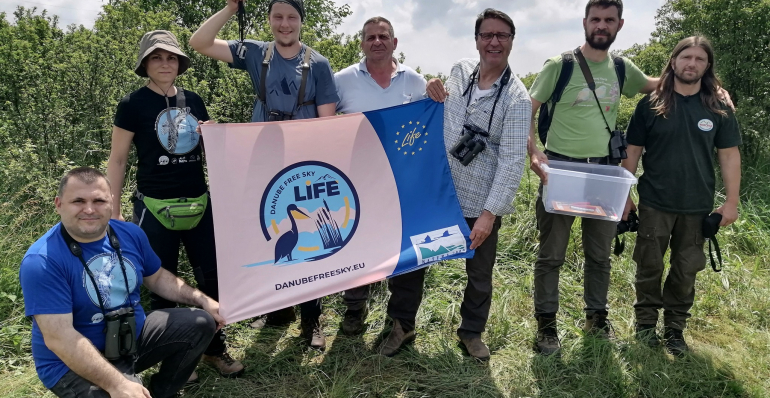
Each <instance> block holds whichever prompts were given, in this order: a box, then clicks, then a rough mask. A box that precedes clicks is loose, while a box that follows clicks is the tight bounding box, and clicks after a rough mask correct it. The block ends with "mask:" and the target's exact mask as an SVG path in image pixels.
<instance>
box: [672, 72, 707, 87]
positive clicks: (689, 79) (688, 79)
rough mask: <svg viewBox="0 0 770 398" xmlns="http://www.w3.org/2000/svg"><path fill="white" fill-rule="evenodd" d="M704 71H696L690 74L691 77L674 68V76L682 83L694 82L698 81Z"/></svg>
mask: <svg viewBox="0 0 770 398" xmlns="http://www.w3.org/2000/svg"><path fill="white" fill-rule="evenodd" d="M705 74H706V72H705V71H704V72H703V73H701V74H698V73H697V71H696V73H695V75H692V77H688V76H685V75H684V73H683V72H679V71H677V70H674V78H675V79H676V80H677V81H679V82H680V83H683V84H695V83H698V82H699V81H700V79H702V78H703V75H705Z"/></svg>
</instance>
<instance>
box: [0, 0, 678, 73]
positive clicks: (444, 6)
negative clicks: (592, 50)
mask: <svg viewBox="0 0 770 398" xmlns="http://www.w3.org/2000/svg"><path fill="white" fill-rule="evenodd" d="M334 2H335V3H337V4H349V5H350V8H351V10H352V11H353V15H351V16H349V17H348V18H347V19H345V21H343V24H342V26H341V27H340V29H339V31H340V32H343V33H349V34H352V33H355V32H357V31H358V30H359V29H361V25H362V24H363V22H364V21H365V20H366V19H368V18H370V17H373V16H377V15H379V16H383V17H385V18H387V19H389V20H390V21H391V22H392V23H393V26H394V28H395V31H396V37H397V38H398V39H399V45H398V49H397V52H398V51H402V52H403V53H404V54H405V55H406V64H407V65H409V66H411V67H413V68H416V67H417V66H420V67H422V71H423V73H432V74H436V73H438V72H443V73H448V72H449V69H450V68H451V66H452V63H453V62H454V61H456V60H457V59H460V58H465V57H478V51H476V48H475V45H474V42H473V28H474V23H475V20H476V17H475V16H476V14H478V13H479V12H480V11H481V10H483V9H484V8H486V7H496V8H499V9H501V10H502V11H505V12H506V13H508V15H510V16H511V18H512V19H513V22H514V24H515V25H516V38H515V39H514V42H513V51H512V52H511V58H510V63H511V67H512V68H513V70H514V72H515V73H517V74H519V75H522V76H523V75H525V74H527V73H528V72H537V71H539V70H540V67H541V66H542V65H543V62H544V61H545V60H546V58H548V57H551V56H554V55H557V54H560V53H561V52H563V51H566V50H569V49H571V48H574V47H576V46H578V45H580V44H582V43H583V42H584V41H585V40H584V36H583V26H582V18H583V15H584V12H585V4H586V0H538V1H532V0H502V1H501V0H334ZM664 2H665V0H627V1H626V2H625V10H624V12H623V16H624V19H625V26H624V27H623V30H622V31H621V32H620V34H619V35H618V39H617V41H616V42H615V44H614V45H613V49H624V48H628V47H630V46H631V45H633V44H634V43H644V42H647V40H648V39H649V38H650V33H651V32H652V31H653V30H654V28H655V12H656V10H657V9H658V8H660V6H661V5H662V4H663V3H664ZM222 3H223V4H224V1H223V2H222ZM103 4H105V3H104V2H103V1H102V0H31V1H28V0H0V12H2V11H5V12H7V13H9V14H10V12H12V11H13V10H14V9H16V7H17V6H19V5H22V6H25V7H38V8H41V9H42V8H46V9H48V11H49V13H51V14H56V15H59V18H60V21H61V23H62V24H63V25H68V24H72V23H76V24H83V25H85V26H86V27H89V28H90V27H92V26H93V23H94V20H96V17H97V14H98V13H99V11H100V8H101V6H102V5H103ZM501 4H504V5H502V6H501ZM8 19H11V18H8Z"/></svg>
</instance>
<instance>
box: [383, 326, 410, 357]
mask: <svg viewBox="0 0 770 398" xmlns="http://www.w3.org/2000/svg"><path fill="white" fill-rule="evenodd" d="M414 337H415V333H414V330H410V331H408V332H405V331H404V329H403V328H402V327H401V322H400V321H399V320H398V319H394V320H393V329H391V330H390V333H389V334H388V337H386V338H385V340H383V341H382V343H381V344H380V348H379V350H378V351H379V353H380V355H384V356H386V357H392V356H393V355H396V353H397V352H398V350H399V349H400V348H401V347H402V346H403V345H404V344H407V343H410V342H412V341H414Z"/></svg>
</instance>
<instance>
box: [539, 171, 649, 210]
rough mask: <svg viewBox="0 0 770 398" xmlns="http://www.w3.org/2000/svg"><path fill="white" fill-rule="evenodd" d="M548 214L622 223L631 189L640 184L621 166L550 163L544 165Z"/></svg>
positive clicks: (544, 202)
mask: <svg viewBox="0 0 770 398" xmlns="http://www.w3.org/2000/svg"><path fill="white" fill-rule="evenodd" d="M542 167H543V170H544V171H545V172H546V173H547V174H548V184H547V185H544V186H543V204H544V205H545V211H547V212H549V213H555V214H566V215H570V216H577V217H587V218H596V219H599V220H608V221H620V218H621V217H622V216H623V209H624V208H625V206H626V199H627V198H628V192H629V191H630V190H631V186H632V185H634V184H636V182H637V180H636V177H634V175H633V174H631V173H630V172H629V171H628V170H626V169H624V168H622V167H620V166H606V165H600V164H591V163H573V162H560V161H557V160H550V161H548V165H543V166H542Z"/></svg>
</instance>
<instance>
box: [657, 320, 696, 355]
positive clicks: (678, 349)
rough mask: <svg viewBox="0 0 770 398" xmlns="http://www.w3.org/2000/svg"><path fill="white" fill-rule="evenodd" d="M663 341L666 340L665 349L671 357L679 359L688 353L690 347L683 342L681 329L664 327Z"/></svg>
mask: <svg viewBox="0 0 770 398" xmlns="http://www.w3.org/2000/svg"><path fill="white" fill-rule="evenodd" d="M663 339H664V340H666V349H667V350H668V352H669V353H670V354H671V355H674V356H677V357H681V356H683V355H684V354H685V353H686V352H687V351H690V347H688V346H687V342H686V341H684V334H683V331H682V330H681V329H674V328H672V327H666V328H665V331H664V332H663Z"/></svg>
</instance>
